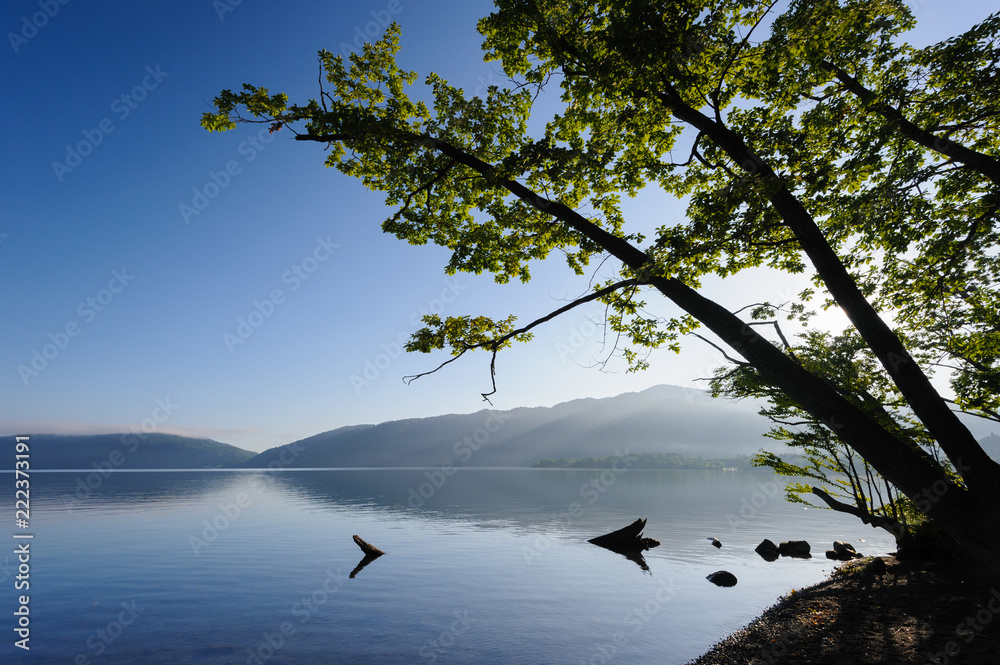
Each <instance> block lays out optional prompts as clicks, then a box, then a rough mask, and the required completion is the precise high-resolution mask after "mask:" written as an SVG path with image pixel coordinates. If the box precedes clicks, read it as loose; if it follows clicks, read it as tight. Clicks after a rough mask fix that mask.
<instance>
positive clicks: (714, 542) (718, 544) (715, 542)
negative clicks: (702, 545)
mask: <svg viewBox="0 0 1000 665" xmlns="http://www.w3.org/2000/svg"><path fill="white" fill-rule="evenodd" d="M709 540H711V541H712V547H716V548H721V547H722V543H721V542H719V539H718V538H709Z"/></svg>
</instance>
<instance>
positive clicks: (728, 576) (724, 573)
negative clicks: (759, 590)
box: [705, 570, 736, 586]
mask: <svg viewBox="0 0 1000 665" xmlns="http://www.w3.org/2000/svg"><path fill="white" fill-rule="evenodd" d="M705 579H707V580H708V581H709V582H711V583H712V584H714V585H715V586H736V576H735V575H733V574H732V573H731V572H729V571H728V570H717V571H715V572H714V573H712V574H711V575H709V576H708V577H706V578H705Z"/></svg>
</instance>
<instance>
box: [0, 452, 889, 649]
mask: <svg viewBox="0 0 1000 665" xmlns="http://www.w3.org/2000/svg"><path fill="white" fill-rule="evenodd" d="M450 471H451V475H447V476H446V475H444V474H443V473H442V472H441V471H440V470H433V469H428V470H419V469H417V470H415V469H360V470H359V469H332V470H309V471H280V472H269V471H204V472H195V471H158V472H120V471H119V472H115V473H113V474H110V475H109V477H107V478H101V477H100V476H91V477H90V478H89V480H90V484H91V486H90V487H88V485H87V481H88V473H87V472H47V473H42V472H35V473H33V474H32V477H31V498H32V505H31V507H32V511H31V528H30V530H29V533H32V534H33V535H34V538H33V539H32V540H31V541H30V550H31V560H30V566H31V570H30V591H28V592H24V591H20V592H15V590H14V583H15V575H16V574H17V572H16V569H17V556H16V555H15V554H13V549H14V547H15V546H16V545H17V544H18V543H21V542H24V541H19V540H13V539H11V540H10V541H9V542H11V543H13V544H12V545H10V546H9V547H7V548H4V549H5V550H6V551H5V552H3V553H2V554H0V580H2V588H3V592H2V595H0V598H3V602H4V611H3V613H2V616H3V618H2V621H0V629H2V630H0V632H2V634H3V635H4V636H5V637H4V640H3V643H2V644H0V660H2V661H3V662H5V663H11V662H30V663H77V664H80V665H85V664H89V663H99V664H109V665H110V664H112V663H130V664H145V663H165V664H166V663H170V664H176V663H206V664H213V665H214V664H216V663H219V664H222V663H231V664H237V663H257V664H258V665H260V664H263V663H268V664H270V665H278V664H293V663H295V664H297V663H304V664H310V665H311V664H316V663H355V664H360V663H374V664H379V663H424V664H429V663H438V664H441V665H446V664H449V663H515V662H516V663H553V664H560V665H563V664H568V663H571V664H577V663H586V664H588V665H598V664H600V663H657V664H666V665H669V664H672V663H684V662H686V661H688V660H690V659H692V658H695V657H697V656H698V655H700V654H701V653H703V652H704V651H705V650H707V648H708V647H709V646H711V645H712V644H713V643H715V642H716V641H718V640H719V639H720V638H721V637H723V636H724V635H725V634H727V633H729V632H732V631H733V630H736V629H738V628H739V627H740V626H742V625H744V624H745V623H747V622H748V621H750V620H751V619H752V618H753V617H754V616H755V615H757V614H758V613H760V612H761V611H762V610H763V609H765V608H766V607H768V606H769V605H771V604H773V603H774V602H775V601H776V600H777V598H778V597H779V596H781V595H783V594H785V593H787V592H788V591H790V590H791V589H793V588H798V587H802V586H806V585H809V584H813V583H815V582H818V581H820V580H821V579H823V577H824V576H825V575H826V574H828V573H829V571H831V570H832V568H833V565H834V562H831V561H829V560H827V559H826V558H825V557H824V556H823V552H824V550H826V549H828V548H830V547H831V543H832V541H834V540H846V541H849V542H851V543H853V544H854V545H855V547H857V549H858V551H860V552H862V553H864V554H883V553H885V552H888V551H892V550H893V549H894V546H893V541H892V539H891V537H890V536H889V535H888V534H885V533H884V532H882V531H877V530H874V529H872V528H870V527H867V526H865V525H863V524H861V523H860V522H859V521H858V520H856V519H854V518H851V517H848V516H844V515H839V514H836V513H833V512H832V511H826V510H824V511H819V510H814V509H808V510H806V509H804V508H803V507H802V506H801V505H793V504H790V503H788V502H786V501H785V500H784V498H783V486H784V480H785V479H782V478H777V477H775V476H773V475H771V474H770V473H769V472H762V471H746V470H740V471H737V472H735V473H733V472H729V473H722V472H720V471H707V470H706V471H702V470H698V471H688V470H671V471H647V470H624V469H623V470H622V472H621V473H615V472H613V471H611V470H606V471H603V472H602V471H596V470H562V469H551V470H542V469H530V470H529V469H470V468H459V469H457V470H456V469H452V470H450ZM6 477H7V478H8V481H5V482H7V484H8V487H11V485H13V476H12V475H10V474H8V475H7V476H6ZM8 495H9V498H8V500H7V501H6V502H4V503H3V505H0V520H3V523H4V524H8V525H10V526H9V533H11V534H14V533H15V532H18V530H17V529H15V528H14V501H13V498H12V497H13V491H10V492H9V493H8ZM638 517H644V518H647V519H648V524H647V527H646V531H645V535H646V536H648V537H652V538H656V539H658V540H659V541H660V542H661V545H660V546H659V547H657V548H655V549H652V550H650V551H648V552H646V555H645V561H644V565H640V563H637V562H635V561H632V560H629V559H627V558H625V557H624V556H622V555H620V554H616V553H614V552H611V551H608V550H605V549H602V548H599V547H596V546H594V545H591V544H589V543H587V542H586V541H587V539H588V538H592V537H594V536H597V535H601V534H603V533H607V532H609V531H613V530H615V529H618V528H621V527H623V526H625V525H627V524H629V523H630V522H632V521H633V520H635V519H636V518H638ZM354 534H358V535H359V536H361V537H362V538H363V539H365V540H367V541H368V542H370V543H372V544H373V545H375V546H377V547H379V548H381V549H383V550H385V551H386V552H387V554H386V555H385V556H383V557H380V558H378V559H376V560H374V561H373V562H371V563H370V564H369V565H367V566H366V567H364V568H363V569H361V570H359V571H357V572H356V575H355V576H354V577H353V578H352V577H351V574H352V571H354V570H355V567H356V566H357V565H358V564H359V562H360V560H361V559H362V552H361V550H360V549H359V548H358V546H357V545H355V544H354V542H353V541H352V539H351V536H352V535H354ZM709 537H717V538H719V540H721V541H722V545H723V546H722V548H721V549H716V548H715V547H713V546H712V545H711V543H710V542H709V540H708V538H709ZM763 538H770V539H771V540H773V541H775V542H779V541H782V540H797V539H805V540H808V541H810V543H811V544H812V546H813V553H814V558H812V559H808V560H803V559H787V558H781V559H779V560H778V561H774V562H771V563H768V562H766V561H764V560H763V559H761V558H760V557H758V556H757V555H756V554H755V553H754V551H753V549H754V547H755V546H756V545H757V544H758V543H759V542H760V541H761V540H762V539H763ZM862 539H863V541H864V542H862ZM816 555H818V556H816ZM644 568H646V569H644ZM717 570H728V571H730V572H732V573H734V574H735V575H736V577H737V578H738V579H739V583H738V584H737V585H736V586H735V587H731V588H722V587H716V586H714V585H713V584H711V583H709V582H708V581H707V580H706V579H705V576H706V575H708V574H710V573H712V572H714V571H717ZM22 593H29V594H30V603H29V607H30V618H31V623H30V630H31V633H30V647H31V650H30V653H29V652H25V651H23V650H22V649H19V648H16V647H15V646H14V641H15V639H17V638H16V637H15V633H14V630H13V629H14V624H13V609H16V607H17V605H15V603H16V602H17V600H16V598H17V596H18V595H20V594H22ZM15 658H16V660H14V659H15Z"/></svg>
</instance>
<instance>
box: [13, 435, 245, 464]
mask: <svg viewBox="0 0 1000 665" xmlns="http://www.w3.org/2000/svg"><path fill="white" fill-rule="evenodd" d="M140 437H142V438H140ZM15 443H16V440H15V438H14V437H13V436H5V437H3V438H2V439H0V450H4V451H5V452H4V459H5V460H11V465H12V464H13V459H14V446H15ZM28 443H29V445H30V455H31V457H30V462H31V468H32V469H93V468H95V465H97V467H100V468H105V469H106V468H108V467H109V466H110V468H114V469H204V468H217V467H235V466H239V465H240V464H241V463H243V462H245V461H247V460H248V459H250V458H252V457H253V456H254V455H255V454H256V453H254V452H252V451H249V450H243V449H242V448H237V447H236V446H231V445H229V444H228V443H219V442H218V441H213V440H211V439H193V438H189V437H185V436H176V435H174V434H157V433H153V434H95V435H88V436H73V435H61V434H32V435H30V438H29V441H28ZM4 466H5V467H7V468H9V467H8V465H7V464H6V463H5V464H4Z"/></svg>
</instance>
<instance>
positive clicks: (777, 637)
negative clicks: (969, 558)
mask: <svg viewBox="0 0 1000 665" xmlns="http://www.w3.org/2000/svg"><path fill="white" fill-rule="evenodd" d="M871 561H872V559H860V560H856V561H852V562H849V563H846V564H844V565H842V566H840V567H838V568H837V569H836V570H835V571H834V573H833V574H832V575H831V576H830V578H829V579H827V580H826V581H824V582H821V583H819V584H817V585H815V586H811V587H807V588H805V589H800V590H796V591H793V592H791V593H790V594H788V595H787V596H784V597H783V598H781V599H780V600H779V601H778V602H777V603H776V604H775V605H774V606H772V607H771V608H769V609H768V610H767V611H765V612H764V613H763V614H762V615H761V616H760V617H758V618H757V619H755V620H754V621H753V622H752V623H750V624H749V625H748V626H746V627H745V628H742V629H741V630H739V631H737V632H735V633H733V634H732V635H729V636H728V637H726V638H725V639H723V640H722V641H721V642H719V643H718V644H716V645H715V646H714V647H713V648H712V649H711V650H710V651H709V652H708V653H706V654H705V655H703V656H702V657H700V658H698V659H697V660H695V661H692V662H691V664H690V665H716V664H717V665H746V664H751V663H752V664H754V665H759V664H768V665H770V664H771V663H794V664H796V665H800V664H802V665H805V664H808V665H827V664H831V665H832V664H836V665H849V664H853V663H865V664H867V663H886V664H887V665H888V664H892V665H910V664H914V665H916V664H920V665H926V664H934V665H943V664H945V663H948V664H952V663H958V664H961V665H964V664H968V665H991V664H994V663H996V664H1000V579H998V578H996V577H995V576H991V575H989V574H987V573H986V572H984V571H981V570H978V569H976V568H974V567H972V566H970V565H968V564H964V563H957V562H955V561H948V562H926V561H922V562H910V561H898V560H896V559H895V558H893V557H883V561H884V562H885V564H886V566H885V571H886V572H885V573H884V574H882V575H878V574H876V571H877V570H878V567H877V566H876V567H874V568H868V566H870V565H871Z"/></svg>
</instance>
